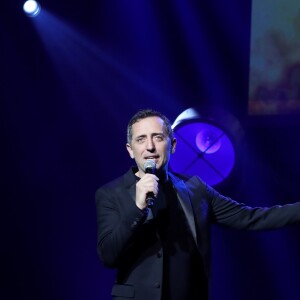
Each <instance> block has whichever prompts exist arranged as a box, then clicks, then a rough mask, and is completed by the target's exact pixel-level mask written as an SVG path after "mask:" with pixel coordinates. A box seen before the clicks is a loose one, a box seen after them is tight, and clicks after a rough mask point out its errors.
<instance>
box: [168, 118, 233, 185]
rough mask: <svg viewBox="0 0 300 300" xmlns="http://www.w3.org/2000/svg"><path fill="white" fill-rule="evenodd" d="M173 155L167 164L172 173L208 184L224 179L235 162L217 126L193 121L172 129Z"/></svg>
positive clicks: (225, 137)
mask: <svg viewBox="0 0 300 300" xmlns="http://www.w3.org/2000/svg"><path fill="white" fill-rule="evenodd" d="M174 134H175V137H176V138H177V147H176V152H175V153H174V155H173V157H172V159H171V161H170V169H171V170H172V171H173V172H178V173H183V174H185V175H198V176H199V177H201V178H202V179H203V180H204V181H206V182H207V183H208V184H209V185H216V184H218V183H220V182H222V181H223V180H225V179H226V178H227V177H228V176H229V175H230V173H231V171H232V169H233V167H234V163H235V151H234V147H233V144H232V142H231V141H230V139H229V137H228V136H227V135H226V134H225V133H224V132H223V131H222V130H221V129H220V128H218V127H216V126H214V125H212V124H208V123H203V122H199V121H195V122H192V123H188V124H185V125H183V126H180V127H179V128H177V129H175V131H174Z"/></svg>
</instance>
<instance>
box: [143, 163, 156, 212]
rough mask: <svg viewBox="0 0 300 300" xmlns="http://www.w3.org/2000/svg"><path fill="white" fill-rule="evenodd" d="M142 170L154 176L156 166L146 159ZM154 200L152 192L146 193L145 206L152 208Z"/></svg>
mask: <svg viewBox="0 0 300 300" xmlns="http://www.w3.org/2000/svg"><path fill="white" fill-rule="evenodd" d="M144 169H145V173H146V174H154V173H155V169H156V164H155V160H154V159H147V161H146V162H145V164H144ZM154 200H155V196H154V194H153V193H152V192H149V193H147V195H146V203H147V206H148V207H149V208H150V207H152V206H153V204H154Z"/></svg>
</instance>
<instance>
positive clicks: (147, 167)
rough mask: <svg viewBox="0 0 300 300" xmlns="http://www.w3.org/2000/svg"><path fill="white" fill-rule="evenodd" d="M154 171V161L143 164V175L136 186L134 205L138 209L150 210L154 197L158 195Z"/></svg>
mask: <svg viewBox="0 0 300 300" xmlns="http://www.w3.org/2000/svg"><path fill="white" fill-rule="evenodd" d="M155 169H156V164H155V160H154V159H147V160H146V162H145V164H144V173H145V175H144V176H143V177H142V178H141V179H140V180H139V181H138V182H137V184H136V205H137V206H138V207H139V208H140V209H144V208H146V207H148V208H151V207H152V206H153V204H154V201H155V198H156V197H155V195H157V193H158V180H159V178H158V177H157V176H156V175H155ZM148 174H149V175H148ZM150 174H151V175H150Z"/></svg>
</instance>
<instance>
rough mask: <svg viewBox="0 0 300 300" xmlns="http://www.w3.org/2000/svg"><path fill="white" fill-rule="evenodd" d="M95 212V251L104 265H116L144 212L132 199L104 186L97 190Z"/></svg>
mask: <svg viewBox="0 0 300 300" xmlns="http://www.w3.org/2000/svg"><path fill="white" fill-rule="evenodd" d="M120 201H126V205H123V206H121V205H120ZM96 212H97V235H98V241H97V250H98V254H99V256H100V259H101V261H102V262H103V264H104V265H105V266H107V267H117V266H118V263H119V261H120V260H121V258H122V256H123V255H124V254H125V253H126V251H127V249H128V248H129V246H130V243H131V241H132V239H133V238H134V235H135V233H136V232H137V231H138V230H139V227H140V226H141V224H142V223H143V222H144V221H145V219H146V216H147V212H143V211H141V210H140V209H139V208H138V207H137V206H136V205H135V202H134V201H132V199H120V197H119V196H118V193H117V192H115V191H112V190H110V189H105V188H101V189H99V190H97V192H96Z"/></svg>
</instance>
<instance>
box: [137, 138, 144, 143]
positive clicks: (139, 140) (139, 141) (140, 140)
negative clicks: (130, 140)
mask: <svg viewBox="0 0 300 300" xmlns="http://www.w3.org/2000/svg"><path fill="white" fill-rule="evenodd" d="M144 140H145V139H144V138H138V139H137V140H136V141H137V142H138V143H139V144H141V143H142V142H144Z"/></svg>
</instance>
